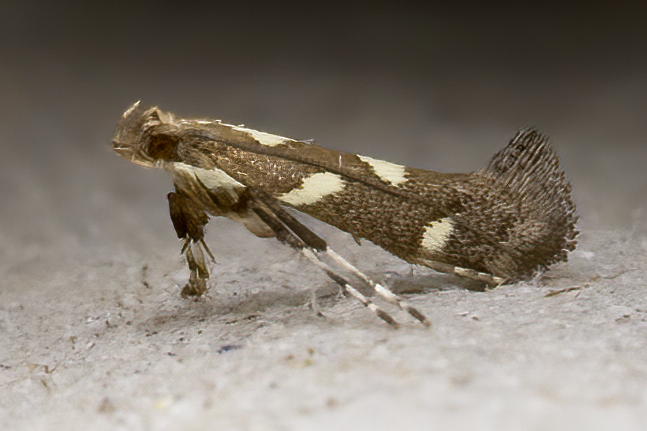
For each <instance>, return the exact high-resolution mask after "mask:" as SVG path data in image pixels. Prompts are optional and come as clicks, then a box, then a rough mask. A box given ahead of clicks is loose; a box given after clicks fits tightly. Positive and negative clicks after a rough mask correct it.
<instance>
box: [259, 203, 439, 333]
mask: <svg viewBox="0 0 647 431" xmlns="http://www.w3.org/2000/svg"><path fill="white" fill-rule="evenodd" d="M257 198H258V199H257V200H258V201H260V202H262V205H263V207H264V208H262V207H261V208H259V207H256V208H255V211H256V213H257V214H258V215H259V217H261V219H263V221H264V222H266V223H267V224H268V225H269V226H270V227H271V228H272V229H274V230H275V231H277V238H278V239H280V240H282V238H285V237H286V236H292V237H293V238H292V241H284V242H288V243H289V244H290V245H292V246H293V247H294V248H297V249H299V250H301V251H302V253H303V254H304V255H305V256H306V257H307V258H308V259H309V260H310V261H311V262H313V263H314V264H315V265H317V266H319V267H320V268H321V269H322V270H323V271H324V272H325V273H326V274H327V275H328V276H329V277H330V278H331V279H332V280H333V281H335V282H336V283H337V284H338V285H339V286H340V287H341V288H342V290H343V291H344V292H346V293H348V294H350V295H351V296H353V297H354V298H356V299H357V300H359V301H360V302H361V303H362V304H364V306H365V307H367V308H369V309H370V310H371V311H373V312H374V313H375V314H377V315H378V317H380V318H381V319H382V320H384V321H385V322H387V323H389V324H390V325H392V326H395V327H397V326H399V325H398V324H397V322H395V320H394V319H393V318H392V317H391V316H390V315H389V314H388V313H386V312H385V311H383V310H382V309H381V308H379V307H378V306H377V305H376V304H375V303H373V301H371V300H370V299H369V298H367V297H366V296H364V295H362V294H361V292H359V291H358V290H357V289H355V288H354V287H353V286H352V285H351V283H350V282H349V281H348V279H347V278H346V277H344V276H343V275H341V274H339V272H337V271H335V270H334V269H333V268H332V267H331V266H330V265H328V264H327V263H325V262H324V261H323V259H322V256H320V254H325V255H327V256H328V257H330V258H331V259H332V260H333V261H334V262H336V263H337V264H339V265H340V266H342V267H343V268H345V269H346V270H348V271H350V272H351V273H352V274H354V275H355V276H356V277H358V278H360V279H362V280H363V281H364V282H365V283H367V284H368V285H369V286H370V287H371V288H372V289H374V291H375V292H376V293H377V294H378V295H379V296H380V297H382V298H383V299H385V300H386V301H388V302H390V303H392V304H395V305H397V306H398V307H400V308H401V309H403V310H405V311H407V312H408V313H409V314H410V315H411V316H413V317H414V318H416V319H418V320H419V321H420V322H421V323H423V324H424V325H425V326H429V325H431V322H430V321H429V319H427V317H426V316H425V315H424V314H422V313H421V312H420V311H418V310H417V309H415V308H414V307H413V306H411V305H410V304H409V303H408V302H407V301H406V300H405V299H403V298H400V297H399V296H397V295H395V294H394V293H393V292H391V291H390V290H389V289H388V288H386V287H384V286H382V285H381V284H378V283H375V282H374V281H373V280H371V279H370V278H369V277H368V276H367V275H366V274H364V273H363V272H361V271H360V270H359V269H357V268H355V267H354V266H353V265H351V264H350V263H349V262H348V261H346V260H345V259H344V258H342V257H341V256H339V255H338V254H337V253H335V252H334V251H333V250H332V249H330V248H329V247H328V245H327V244H326V242H325V241H324V240H323V239H322V238H320V237H319V236H318V235H316V234H315V233H314V232H312V231H311V230H310V229H308V228H307V227H306V226H304V225H303V224H302V223H300V222H299V221H298V220H296V219H295V218H294V217H293V216H292V215H290V214H289V213H288V212H287V211H286V210H285V209H283V208H282V207H281V206H280V205H278V204H277V203H276V202H274V201H272V200H270V199H263V198H262V197H261V198H259V197H257ZM257 208H258V210H257ZM279 231H284V233H282V234H281V235H279V234H278V232H279ZM294 237H296V238H294ZM296 239H298V240H300V241H296Z"/></svg>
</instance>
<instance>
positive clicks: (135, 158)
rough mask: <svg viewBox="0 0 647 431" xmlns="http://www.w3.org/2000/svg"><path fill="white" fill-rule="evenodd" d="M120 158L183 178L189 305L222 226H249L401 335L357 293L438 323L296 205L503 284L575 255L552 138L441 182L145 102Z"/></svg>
mask: <svg viewBox="0 0 647 431" xmlns="http://www.w3.org/2000/svg"><path fill="white" fill-rule="evenodd" d="M112 148H113V149H114V150H115V151H116V152H117V153H118V154H119V155H120V156H122V157H124V158H126V159H128V160H130V161H132V162H134V163H137V164H139V165H142V166H146V167H156V168H162V169H165V170H166V171H168V172H169V173H170V174H171V176H172V177H173V182H174V186H175V191H174V192H172V193H169V194H168V201H169V209H170V213H171V220H172V222H173V226H174V228H175V231H176V233H177V236H178V238H180V239H181V240H183V241H184V242H183V245H182V253H183V254H184V255H185V257H186V261H187V263H188V266H189V270H190V276H189V281H188V283H187V284H186V285H185V286H184V288H183V289H182V295H183V296H200V295H202V294H204V293H205V292H206V291H207V281H208V279H209V266H208V264H207V261H206V259H205V254H207V255H208V256H209V257H210V258H211V259H212V260H213V254H212V253H211V251H210V250H209V247H208V246H207V244H206V243H205V241H204V228H205V225H206V224H207V223H208V222H209V219H210V217H216V216H224V217H229V218H230V219H232V220H235V221H238V222H240V223H242V224H243V225H244V226H245V227H246V228H247V229H248V230H249V231H250V232H252V233H253V234H255V235H257V236H259V237H272V236H275V237H276V238H277V239H278V240H279V241H281V242H283V243H286V244H288V245H290V246H291V247H294V248H295V249H297V250H299V251H300V252H301V253H302V254H303V255H304V256H305V257H306V258H307V259H308V260H309V261H311V262H313V263H314V264H315V265H317V266H318V267H320V268H321V269H322V270H323V271H324V272H325V273H326V274H327V275H328V276H329V277H330V278H331V279H333V280H334V281H335V282H336V283H337V284H339V286H340V288H341V290H342V292H344V293H345V294H348V295H350V296H353V297H355V298H357V299H358V300H359V301H360V302H361V303H362V304H364V305H365V306H366V307H368V308H369V309H371V310H372V311H373V312H374V313H375V314H377V315H378V316H379V317H380V318H381V319H383V320H385V321H386V322H387V323H389V324H390V325H392V326H398V323H397V322H396V321H395V320H394V319H393V318H392V317H391V316H390V315H389V314H388V313H386V312H385V311H384V310H382V309H381V308H380V307H379V306H377V304H375V303H374V302H373V301H372V300H371V299H370V298H368V297H366V296H365V295H363V294H362V293H360V291H359V290H358V289H356V288H355V287H354V285H355V286H357V283H358V282H359V283H364V284H366V285H368V286H370V287H371V288H372V289H373V290H374V292H375V293H376V294H377V295H378V296H380V297H382V298H383V299H385V300H386V301H387V302H389V303H392V304H395V305H397V306H398V307H400V308H401V309H403V310H405V311H407V312H408V313H409V314H411V315H412V316H413V317H414V318H416V319H418V320H419V321H420V322H422V323H423V324H425V325H429V324H430V322H429V320H428V319H427V317H426V316H425V315H424V314H423V313H421V312H420V311H418V310H417V309H415V308H414V307H413V306H411V305H410V304H409V303H408V302H407V301H406V300H405V299H403V298H401V297H399V296H397V295H395V294H394V293H392V292H391V291H390V290H389V289H388V287H386V286H384V285H382V284H379V283H376V282H374V281H373V280H371V279H370V278H369V277H367V276H366V275H365V274H364V273H362V272H361V271H360V270H359V269H357V268H355V267H354V266H353V265H351V264H350V263H349V262H347V261H346V260H345V259H344V258H342V257H341V256H340V255H338V254H337V253H335V252H334V251H333V250H332V249H331V248H330V247H328V245H327V243H326V241H325V240H324V239H322V238H321V237H320V236H318V235H317V234H316V233H314V232H313V231H312V230H310V229H309V228H308V227H306V226H305V225H304V224H302V223H301V222H300V221H298V220H297V219H295V218H294V217H293V216H292V214H291V212H290V211H289V210H288V209H287V208H286V207H291V208H294V209H296V210H297V211H302V212H304V213H306V214H309V215H311V216H313V217H315V218H317V219H319V220H322V221H323V222H325V223H328V224H331V225H333V226H336V227H337V228H339V229H341V230H343V231H345V232H348V233H350V234H351V235H352V236H353V237H354V238H355V239H359V238H363V239H366V240H368V241H371V242H372V243H374V244H376V245H378V246H380V247H382V248H383V249H385V250H386V251H388V252H390V253H392V254H394V255H395V256H398V257H400V258H401V259H403V260H405V261H407V262H409V263H411V264H416V265H424V266H427V267H429V268H432V269H434V270H436V271H439V272H443V273H449V274H455V275H458V276H462V277H468V278H470V279H474V280H480V281H482V282H485V283H487V284H489V285H491V286H497V285H500V284H502V283H511V282H515V281H518V280H521V279H524V278H528V277H531V276H532V275H533V274H535V273H537V272H538V271H543V270H544V269H546V268H547V267H549V266H550V265H552V264H554V263H557V262H561V261H566V260H567V255H568V252H569V251H572V250H574V249H575V245H576V236H577V234H578V232H577V231H576V228H575V223H576V221H577V215H576V213H575V205H574V203H573V199H572V197H571V187H570V184H569V183H568V181H567V180H566V178H565V176H564V172H563V171H562V169H561V167H560V164H559V159H558V158H557V155H556V154H555V152H554V151H553V149H552V148H551V147H550V145H549V143H548V140H547V138H546V137H545V136H543V135H541V134H540V133H538V132H537V131H536V130H534V129H527V130H522V131H520V132H518V133H517V134H516V136H515V137H514V138H513V139H512V140H511V141H510V143H509V144H508V145H507V146H506V147H505V148H503V149H502V150H501V151H499V152H498V153H497V154H495V155H494V157H493V158H492V160H491V161H490V163H489V164H488V165H487V166H486V167H485V168H483V169H479V170H477V171H474V172H471V173H467V174H443V173H438V172H431V171H426V170H422V169H416V168H409V167H405V166H401V165H397V164H394V163H390V162H386V161H382V160H376V159H373V158H371V157H366V156H361V155H356V154H349V153H343V152H339V151H335V150H329V149H326V148H323V147H320V146H318V145H315V144H313V143H312V142H310V141H300V140H295V139H290V138H284V137H281V136H276V135H271V134H269V133H264V132H259V131H256V130H252V129H248V128H246V127H243V126H234V125H229V124H225V123H222V122H221V121H220V120H186V119H180V118H176V117H175V116H174V115H173V114H171V113H168V112H163V111H161V110H160V109H158V108H157V107H152V108H146V107H143V106H141V105H140V104H139V102H138V103H136V104H134V105H133V106H132V107H130V108H129V109H128V110H127V111H126V112H125V113H124V115H123V117H122V119H121V121H120V123H119V125H118V127H117V131H116V133H115V136H114V139H113V141H112Z"/></svg>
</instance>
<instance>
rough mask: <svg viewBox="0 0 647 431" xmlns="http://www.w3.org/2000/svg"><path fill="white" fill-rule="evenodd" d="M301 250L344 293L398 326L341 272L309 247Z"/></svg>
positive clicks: (398, 325) (396, 326)
mask: <svg viewBox="0 0 647 431" xmlns="http://www.w3.org/2000/svg"><path fill="white" fill-rule="evenodd" d="M301 252H302V253H303V255H304V256H305V257H306V258H308V260H309V261H310V262H312V263H314V264H315V265H317V266H318V267H319V268H321V269H322V270H323V271H324V272H325V273H326V275H328V277H330V278H331V279H332V280H333V281H334V282H335V283H337V284H338V285H339V286H340V287H341V289H342V291H343V292H344V293H347V294H349V295H351V296H352V297H353V298H355V299H357V300H358V301H359V302H361V303H362V305H364V307H366V308H368V309H369V310H371V311H372V312H373V313H375V314H376V315H377V317H379V318H380V319H382V320H384V321H385V322H386V323H388V324H389V325H391V326H392V327H394V328H396V329H397V328H399V327H400V324H399V323H398V322H397V321H396V320H395V319H394V318H393V317H391V315H390V314H389V313H387V312H386V311H384V310H382V309H381V308H380V307H379V306H378V305H377V304H375V303H374V302H373V301H371V300H370V299H369V298H367V297H366V296H364V295H362V293H361V292H360V291H359V290H357V289H355V288H354V287H353V286H351V284H350V282H349V281H348V280H347V279H346V278H345V277H344V276H343V275H341V274H338V273H337V272H335V270H333V269H332V268H331V267H330V266H328V265H327V264H326V263H324V262H322V261H321V260H320V259H319V258H318V257H317V256H316V255H315V254H314V253H313V252H312V250H311V249H309V248H303V249H301Z"/></svg>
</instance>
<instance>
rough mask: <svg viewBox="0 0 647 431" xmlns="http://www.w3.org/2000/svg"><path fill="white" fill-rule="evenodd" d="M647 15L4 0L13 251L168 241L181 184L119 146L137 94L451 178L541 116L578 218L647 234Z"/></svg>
mask: <svg viewBox="0 0 647 431" xmlns="http://www.w3.org/2000/svg"><path fill="white" fill-rule="evenodd" d="M443 3H444V2H443ZM646 12H647V7H646V6H645V3H643V2H632V1H616V2H609V3H608V4H604V3H592V4H586V6H581V5H576V4H575V3H573V4H570V3H567V4H563V3H562V2H541V3H540V5H538V6H533V5H529V4H525V3H524V4H521V2H497V3H491V4H487V5H486V4H481V3H480V2H474V3H472V2H460V1H459V2H452V3H451V5H448V4H440V3H439V4H436V3H434V2H326V4H319V3H309V2H292V3H290V2H255V3H245V2H227V3H221V2H217V1H214V2H197V1H187V2H152V1H151V2H145V1H142V2H123V3H120V2H116V1H115V2H81V1H71V2H61V1H52V0H41V1H38V2H35V1H22V0H21V1H18V0H5V1H3V2H2V6H0V95H1V96H0V131H1V135H0V140H1V141H0V185H1V188H0V202H2V204H0V240H1V241H4V244H5V247H3V250H4V251H3V252H2V253H3V254H8V253H10V250H8V249H7V248H8V247H9V245H8V244H18V245H20V246H21V247H24V246H26V245H33V246H35V247H41V246H52V245H57V244H59V243H60V241H66V238H67V239H69V238H74V241H75V243H78V242H80V243H81V244H83V245H88V244H91V243H99V242H100V243H105V242H110V241H118V242H122V241H124V240H125V239H127V238H130V239H133V241H134V242H136V240H137V238H138V235H141V231H142V229H149V230H150V232H164V234H163V235H164V236H170V235H171V233H170V232H169V229H170V227H169V224H170V223H169V221H168V216H167V214H166V198H165V193H166V192H167V191H168V190H170V187H171V184H170V179H168V178H166V176H165V174H164V173H162V172H156V173H152V172H151V171H148V172H147V171H145V170H143V169H141V168H139V167H138V166H135V165H131V164H129V163H126V162H125V161H124V160H121V159H119V158H118V157H116V156H115V155H114V154H112V153H111V151H110V149H109V142H110V139H111V136H112V133H113V131H114V128H115V125H116V123H117V121H118V120H119V118H120V116H121V114H122V112H123V111H124V110H125V109H126V108H127V107H128V106H129V105H130V104H131V103H133V102H134V101H136V100H140V99H141V100H142V101H143V103H145V104H151V105H153V104H154V105H158V106H160V107H161V108H162V109H164V110H169V111H171V112H174V113H176V114H178V115H181V116H187V117H192V116H193V117H210V118H221V119H223V120H225V121H226V122H229V123H235V124H238V123H244V124H246V125H247V126H248V127H252V128H255V129H260V130H263V131H267V132H271V133H275V134H280V135H284V136H289V137H293V138H300V139H310V138H312V139H315V140H316V141H317V142H318V143H320V144H321V145H324V146H327V147H332V148H337V149H342V150H345V151H349V152H357V153H362V154H369V155H371V156H373V157H376V158H383V159H388V160H390V161H394V162H398V163H402V164H406V165H410V166H415V167H419V168H426V169H432V170H438V171H445V172H452V171H456V172H459V171H469V170H473V169H477V168H479V167H481V166H483V165H484V164H485V163H487V161H488V159H489V157H491V156H492V154H494V152H495V151H496V150H498V149H499V148H500V147H502V146H503V145H505V144H506V143H507V141H508V140H509V139H510V138H511V137H512V136H513V135H514V133H515V131H516V130H518V129H519V128H521V127H525V126H529V125H532V126H536V127H538V128H539V129H540V130H542V131H544V132H545V133H547V134H549V135H550V136H551V138H552V140H553V144H554V146H555V147H556V148H557V151H558V153H559V154H560V156H561V159H562V163H563V165H564V167H565V169H566V172H567V174H568V176H569V177H570V178H571V180H572V182H573V186H574V193H575V197H576V201H577V203H578V206H579V209H580V212H581V214H582V221H581V226H582V229H588V228H616V227H626V228H629V229H639V230H640V229H643V228H642V226H643V225H644V221H645V215H644V212H643V213H641V211H644V210H643V208H644V207H645V204H646V203H647V174H646V173H645V168H644V164H645V160H647V145H646V144H645V137H646V136H647V121H645V119H646V118H647V26H645V22H647V21H646V18H647V14H646ZM158 229H161V231H158Z"/></svg>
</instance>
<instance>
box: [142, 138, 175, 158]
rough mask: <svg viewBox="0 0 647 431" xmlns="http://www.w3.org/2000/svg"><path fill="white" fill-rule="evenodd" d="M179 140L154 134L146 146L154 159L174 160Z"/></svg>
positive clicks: (147, 151)
mask: <svg viewBox="0 0 647 431" xmlns="http://www.w3.org/2000/svg"><path fill="white" fill-rule="evenodd" d="M176 147H177V141H175V140H173V139H171V138H169V137H168V136H152V137H151V138H150V141H149V142H148V146H147V147H146V153H147V154H148V155H149V156H150V157H151V158H153V159H154V160H174V159H175V156H176V152H175V148H176Z"/></svg>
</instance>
